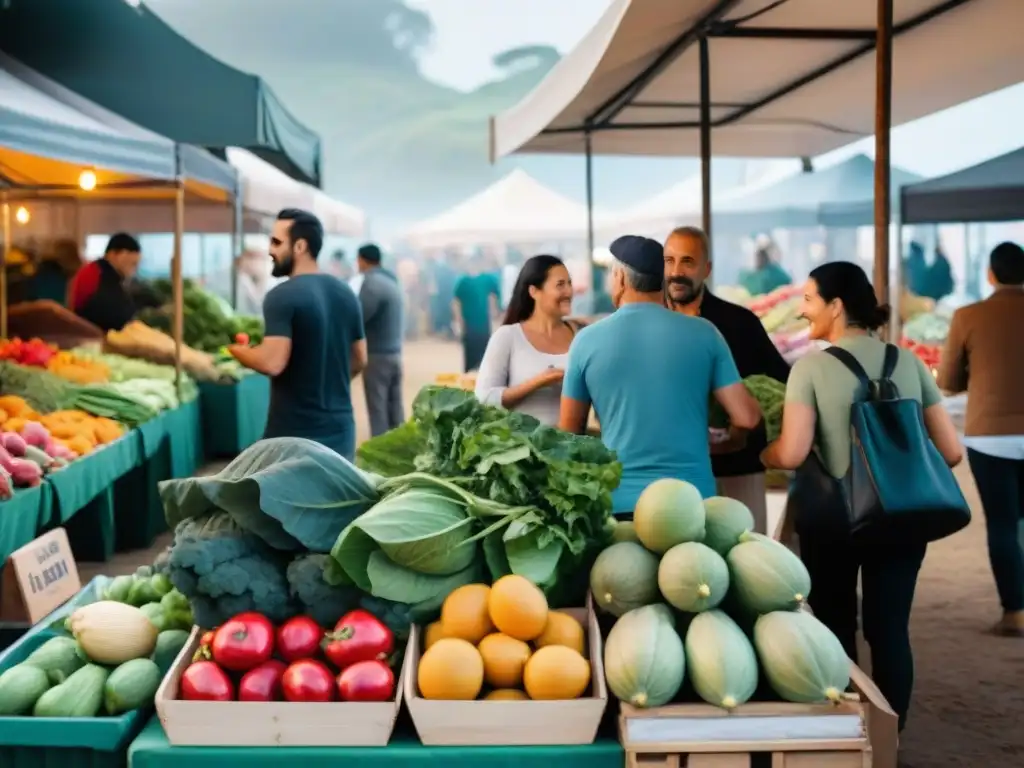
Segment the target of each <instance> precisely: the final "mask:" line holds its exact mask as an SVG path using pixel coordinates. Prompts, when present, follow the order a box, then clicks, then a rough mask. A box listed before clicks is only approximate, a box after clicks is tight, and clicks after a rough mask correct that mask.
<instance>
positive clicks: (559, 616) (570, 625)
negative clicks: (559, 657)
mask: <svg viewBox="0 0 1024 768" xmlns="http://www.w3.org/2000/svg"><path fill="white" fill-rule="evenodd" d="M585 638H586V635H585V634H584V632H583V625H582V624H580V623H579V622H578V621H576V619H574V618H573V617H572V616H570V615H569V614H568V613H564V612H563V611H548V623H547V624H546V625H545V626H544V631H543V632H541V633H540V637H538V638H537V639H536V640H534V641H533V642H534V645H536V646H537V647H538V648H544V647H545V646H548V645H564V646H565V647H566V648H572V649H573V650H574V651H576V652H577V653H578V654H580V655H581V656H582V655H584V641H585Z"/></svg>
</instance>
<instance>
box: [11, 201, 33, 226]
mask: <svg viewBox="0 0 1024 768" xmlns="http://www.w3.org/2000/svg"><path fill="white" fill-rule="evenodd" d="M31 219H32V214H30V213H29V212H28V208H26V207H25V206H23V205H21V206H18V210H16V211H15V212H14V220H15V221H16V222H18V223H19V224H28V223H29V221H30V220H31Z"/></svg>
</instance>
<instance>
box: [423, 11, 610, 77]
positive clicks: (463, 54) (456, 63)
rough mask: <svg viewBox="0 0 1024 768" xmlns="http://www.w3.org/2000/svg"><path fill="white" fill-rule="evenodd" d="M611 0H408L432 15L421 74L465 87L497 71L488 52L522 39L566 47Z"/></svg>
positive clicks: (581, 35)
mask: <svg viewBox="0 0 1024 768" xmlns="http://www.w3.org/2000/svg"><path fill="white" fill-rule="evenodd" d="M609 1H610V0H511V1H510V0H407V2H408V4H409V5H410V6H413V7H417V8H422V9H423V10H425V11H427V12H429V13H430V16H431V18H432V19H433V20H434V28H435V30H436V32H435V34H434V45H433V48H432V50H431V51H429V52H428V53H427V54H426V55H425V56H424V57H423V58H422V59H421V64H422V69H423V72H424V74H426V75H427V76H428V77H430V78H431V79H433V80H438V81H440V82H442V83H445V84H446V85H451V86H454V87H456V88H461V89H464V90H469V89H471V88H474V87H475V86H478V85H480V84H481V83H484V82H486V81H487V80H489V79H490V78H491V76H492V75H494V74H496V72H495V70H494V69H493V68H492V67H491V57H492V56H494V54H496V53H500V52H501V51H505V50H508V49H509V48H514V47H515V46H517V45H523V44H527V43H529V44H535V43H536V44H545V43H546V44H549V45H553V46H555V47H556V48H558V50H560V51H562V52H563V53H566V52H568V51H569V50H571V49H572V48H573V47H574V46H575V45H576V43H578V42H579V41H580V39H581V38H582V37H583V36H584V35H585V34H586V33H587V31H588V30H589V29H590V28H591V27H592V26H593V25H594V22H596V21H597V19H598V17H600V15H601V13H602V12H603V11H604V9H605V8H607V7H608V3H609Z"/></svg>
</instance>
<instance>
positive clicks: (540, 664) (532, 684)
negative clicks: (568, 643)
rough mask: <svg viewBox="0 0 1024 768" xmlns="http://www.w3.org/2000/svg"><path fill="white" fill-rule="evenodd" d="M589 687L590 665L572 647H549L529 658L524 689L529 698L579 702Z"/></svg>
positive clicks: (525, 671) (524, 674)
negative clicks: (576, 700)
mask: <svg viewBox="0 0 1024 768" xmlns="http://www.w3.org/2000/svg"><path fill="white" fill-rule="evenodd" d="M589 684H590V662H588V661H587V660H586V659H584V658H583V656H581V655H580V654H579V653H577V652H576V651H574V650H573V649H572V648H566V647H565V646H564V645H548V646H545V647H543V648H541V649H540V650H538V651H537V652H536V653H534V654H533V656H531V657H530V660H529V661H528V662H526V669H524V670H523V687H524V688H526V693H527V694H528V695H529V697H530V698H531V699H535V700H548V701H550V700H556V699H578V698H579V697H580V696H582V695H583V692H584V691H586V690H587V686H588V685H589Z"/></svg>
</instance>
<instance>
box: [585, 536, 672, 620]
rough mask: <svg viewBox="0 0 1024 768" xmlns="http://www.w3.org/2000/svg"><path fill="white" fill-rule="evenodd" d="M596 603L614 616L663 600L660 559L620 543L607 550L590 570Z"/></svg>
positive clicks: (639, 548)
mask: <svg viewBox="0 0 1024 768" xmlns="http://www.w3.org/2000/svg"><path fill="white" fill-rule="evenodd" d="M590 591H591V593H592V594H593V595H594V602H595V603H597V605H598V607H600V608H601V609H602V610H604V611H607V612H608V613H610V614H612V615H613V616H621V615H622V614H624V613H626V611H632V610H633V609H634V608H642V607H643V606H645V605H650V604H651V603H653V602H656V601H657V600H659V599H660V597H659V595H658V558H657V557H656V556H655V555H653V554H652V553H650V552H648V551H647V550H646V549H644V548H643V547H642V546H640V545H639V544H636V543H634V542H632V541H620V542H619V543H618V544H612V545H611V546H610V547H608V548H607V549H605V550H604V551H603V552H602V553H601V554H600V555H598V556H597V559H596V560H595V561H594V565H593V567H592V568H591V569H590Z"/></svg>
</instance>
